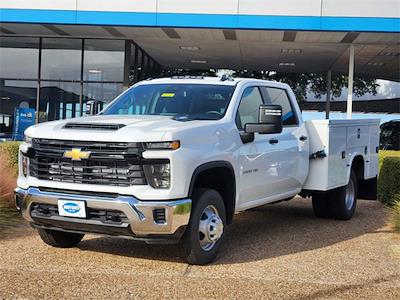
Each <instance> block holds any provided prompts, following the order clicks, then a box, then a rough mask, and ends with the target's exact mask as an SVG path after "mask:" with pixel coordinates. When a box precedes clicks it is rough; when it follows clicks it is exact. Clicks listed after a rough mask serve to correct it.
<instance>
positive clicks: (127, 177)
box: [29, 139, 147, 186]
mask: <svg viewBox="0 0 400 300" xmlns="http://www.w3.org/2000/svg"><path fill="white" fill-rule="evenodd" d="M32 147H33V152H34V153H33V154H34V155H32V156H31V158H30V166H29V171H30V175H31V176H33V177H37V178H39V179H43V180H52V181H60V182H71V183H82V184H98V185H114V186H130V185H145V184H147V182H146V178H145V175H144V171H143V164H144V162H145V161H144V159H143V158H142V156H141V154H142V152H143V146H142V144H141V143H116V142H87V141H83V142H82V141H65V140H49V139H34V140H33V141H32ZM72 149H79V150H80V151H84V152H90V155H89V157H88V158H84V159H81V160H73V159H71V158H68V157H64V154H65V153H66V151H71V150H72Z"/></svg>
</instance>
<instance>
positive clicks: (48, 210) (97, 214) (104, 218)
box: [31, 203, 128, 225]
mask: <svg viewBox="0 0 400 300" xmlns="http://www.w3.org/2000/svg"><path fill="white" fill-rule="evenodd" d="M86 210H87V211H86V214H87V216H86V219H88V220H96V221H100V222H102V223H104V224H114V225H120V224H122V223H128V218H127V216H126V215H125V214H124V213H123V212H121V211H117V210H99V209H93V208H87V209H86ZM31 216H32V218H51V217H53V216H59V214H58V207H57V205H52V204H41V203H40V204H39V203H33V204H32V206H31Z"/></svg>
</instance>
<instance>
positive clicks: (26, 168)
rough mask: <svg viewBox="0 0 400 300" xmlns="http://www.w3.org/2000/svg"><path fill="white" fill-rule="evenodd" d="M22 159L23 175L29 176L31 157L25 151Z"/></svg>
mask: <svg viewBox="0 0 400 300" xmlns="http://www.w3.org/2000/svg"><path fill="white" fill-rule="evenodd" d="M21 161H22V175H24V177H28V176H29V158H28V157H26V156H25V155H24V154H23V153H21Z"/></svg>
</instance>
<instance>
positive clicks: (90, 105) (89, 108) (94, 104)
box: [85, 100, 101, 116]
mask: <svg viewBox="0 0 400 300" xmlns="http://www.w3.org/2000/svg"><path fill="white" fill-rule="evenodd" d="M100 107H101V101H95V100H90V101H88V102H86V112H85V114H86V115H87V116H93V115H97V114H98V112H99V111H100V109H99V108H100Z"/></svg>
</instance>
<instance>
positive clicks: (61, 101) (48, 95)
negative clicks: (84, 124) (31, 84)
mask: <svg viewBox="0 0 400 300" xmlns="http://www.w3.org/2000/svg"><path fill="white" fill-rule="evenodd" d="M80 89H81V88H80V84H79V83H75V82H46V81H45V82H43V81H42V83H41V87H40V101H39V122H46V121H53V120H60V119H68V118H74V117H79V116H80V105H79V95H80Z"/></svg>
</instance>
